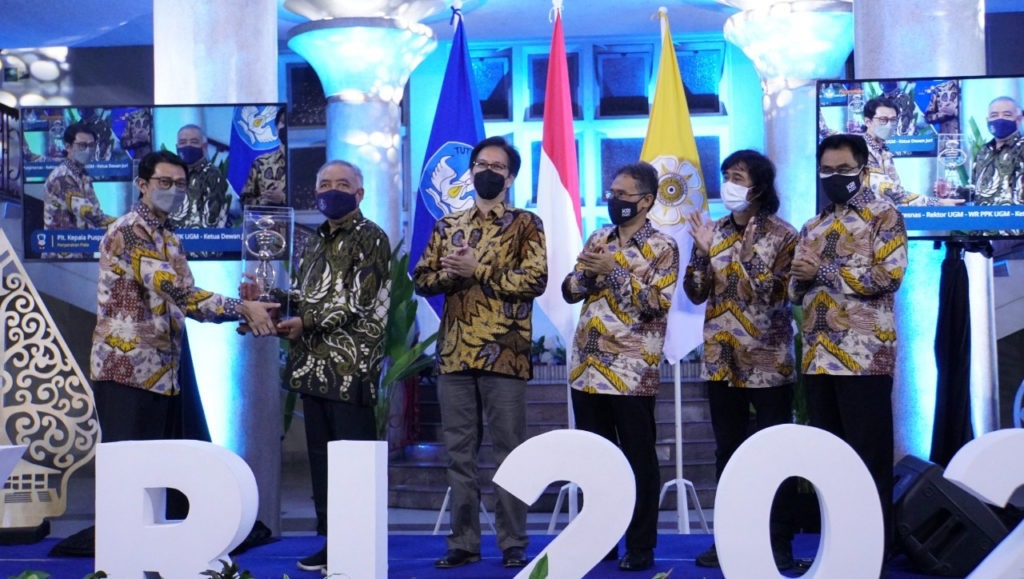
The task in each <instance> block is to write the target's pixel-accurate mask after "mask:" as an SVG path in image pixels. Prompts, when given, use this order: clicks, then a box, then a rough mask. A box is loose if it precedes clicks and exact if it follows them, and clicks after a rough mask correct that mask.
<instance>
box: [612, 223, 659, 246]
mask: <svg viewBox="0 0 1024 579" xmlns="http://www.w3.org/2000/svg"><path fill="white" fill-rule="evenodd" d="M652 235H654V226H653V225H651V220H650V219H647V218H646V217H645V218H644V224H643V225H641V226H640V229H637V230H636V232H634V233H633V236H632V237H630V238H629V239H628V240H627V241H626V242H624V243H623V244H622V245H623V246H625V245H629V244H632V245H635V246H636V247H643V246H644V244H645V243H647V240H648V239H650V237H651V236H652ZM618 237H619V228H618V227H612V228H611V231H609V232H608V239H618Z"/></svg>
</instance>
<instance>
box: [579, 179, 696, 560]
mask: <svg viewBox="0 0 1024 579" xmlns="http://www.w3.org/2000/svg"><path fill="white" fill-rule="evenodd" d="M657 192H658V171H657V170H656V169H655V168H654V167H652V166H651V165H649V164H647V163H643V162H641V163H636V164H633V165H626V166H625V167H622V168H620V169H618V170H617V171H616V172H615V177H614V178H613V179H612V184H611V189H610V190H608V191H606V192H605V194H604V198H605V200H606V201H607V202H608V216H609V218H610V219H611V222H612V225H608V226H605V227H602V228H601V229H598V230H597V231H595V232H594V233H593V234H591V235H590V238H589V239H587V243H586V244H585V245H584V246H583V251H582V252H581V253H580V255H579V257H577V258H576V267H575V269H574V270H573V271H572V273H570V274H569V275H567V276H566V278H565V280H564V281H563V282H562V297H564V298H565V301H567V302H569V303H576V302H579V301H583V311H582V312H581V313H580V321H579V325H578V326H577V327H576V336H575V338H574V339H573V345H572V359H571V363H570V368H571V369H572V370H571V371H570V372H569V385H570V386H571V390H570V395H571V396H572V409H573V416H574V417H575V418H576V426H577V427H579V428H580V429H581V430H586V431H588V432H593V433H595V434H599V435H601V436H603V437H605V438H607V439H608V440H610V441H611V442H612V444H614V445H616V446H618V447H619V448H620V449H622V452H623V454H625V456H626V459H627V460H628V461H629V465H630V467H631V468H632V469H633V476H634V478H635V479H636V504H635V505H634V507H633V517H632V519H631V520H630V521H629V526H628V527H627V528H626V554H625V555H624V556H623V557H622V559H621V560H620V561H619V569H622V570H624V571H644V570H646V569H650V568H651V567H652V566H653V565H654V547H655V544H656V543H657V541H658V489H659V487H660V486H661V479H660V473H659V470H658V455H657V452H656V450H655V443H656V441H657V437H656V433H655V422H654V403H655V396H657V394H658V385H659V384H660V383H661V371H660V368H659V366H660V364H661V350H662V347H663V346H664V344H665V326H666V321H667V319H666V316H667V315H668V311H669V307H670V306H671V303H672V295H673V294H674V293H675V287H676V278H677V275H678V270H679V249H678V247H677V246H676V242H675V240H674V239H673V238H672V237H671V236H668V235H666V234H664V233H661V232H660V231H658V230H657V229H655V228H654V225H653V224H652V223H651V221H650V220H649V219H647V212H648V211H650V210H651V207H653V206H654V198H655V195H656V194H657ZM617 557H618V548H617V547H616V548H615V549H612V551H611V552H609V553H608V555H607V557H606V560H614V559H616V558H617Z"/></svg>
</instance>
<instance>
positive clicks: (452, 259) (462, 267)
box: [441, 241, 480, 278]
mask: <svg viewBox="0 0 1024 579" xmlns="http://www.w3.org/2000/svg"><path fill="white" fill-rule="evenodd" d="M478 265H480V262H479V261H477V259H476V254H474V253H473V249H472V248H471V247H469V246H467V245H466V243H465V242H464V241H463V242H460V243H459V244H457V245H456V246H455V251H452V252H451V253H449V254H448V255H442V256H441V271H443V272H445V273H447V274H448V275H450V276H452V277H462V278H471V277H473V274H474V273H475V272H476V267H477V266H478Z"/></svg>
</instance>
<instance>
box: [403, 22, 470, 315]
mask: <svg viewBox="0 0 1024 579" xmlns="http://www.w3.org/2000/svg"><path fill="white" fill-rule="evenodd" d="M452 12H453V15H452V21H453V22H455V36H454V38H452V49H451V53H450V54H449V55H448V67H447V68H446V69H445V73H444V81H443V82H442V84H441V96H440V98H439V99H438V102H437V112H436V114H435V115H434V124H433V126H432V127H431V129H430V139H429V140H428V141H427V152H426V155H425V157H424V160H423V172H422V173H421V174H420V182H419V187H418V190H417V195H416V212H415V215H414V217H413V231H412V245H411V246H410V254H409V255H410V258H411V259H410V260H409V268H410V271H409V273H410V274H411V273H412V269H413V268H414V267H415V266H416V262H417V261H419V257H420V255H422V254H423V250H424V249H426V247H427V242H428V241H429V240H430V234H431V232H432V231H433V229H434V223H435V222H436V221H437V220H438V218H440V217H442V216H444V215H447V214H448V213H451V212H453V211H460V210H462V209H468V208H469V207H472V206H473V199H474V194H473V175H472V173H471V172H470V167H469V153H470V152H471V151H472V150H473V146H474V145H476V144H477V143H478V142H480V141H482V140H483V138H484V120H483V113H482V112H481V110H480V101H479V100H478V99H477V96H476V82H475V81H474V78H473V68H472V63H471V62H470V60H469V47H468V45H467V44H466V36H465V34H464V32H463V26H462V13H461V12H460V11H459V10H457V9H454V8H453V9H452ZM427 301H428V302H429V303H430V306H431V308H432V309H433V310H434V311H435V312H436V313H437V315H438V317H440V315H441V309H442V307H443V304H444V296H434V297H433V298H429V299H428V300H427Z"/></svg>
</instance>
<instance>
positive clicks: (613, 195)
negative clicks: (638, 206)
mask: <svg viewBox="0 0 1024 579" xmlns="http://www.w3.org/2000/svg"><path fill="white" fill-rule="evenodd" d="M644 195H650V193H627V192H625V191H612V190H611V189H609V190H608V191H605V192H604V194H602V195H601V198H602V199H604V200H605V201H611V200H612V199H622V198H623V197H643V196H644Z"/></svg>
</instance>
